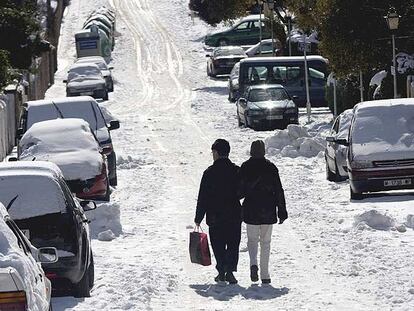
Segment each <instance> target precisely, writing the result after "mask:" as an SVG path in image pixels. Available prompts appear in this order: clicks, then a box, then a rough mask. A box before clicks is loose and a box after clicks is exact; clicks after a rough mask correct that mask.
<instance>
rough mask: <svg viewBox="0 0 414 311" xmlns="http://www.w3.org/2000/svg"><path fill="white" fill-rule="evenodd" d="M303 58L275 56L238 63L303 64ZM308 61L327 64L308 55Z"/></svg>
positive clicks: (316, 57)
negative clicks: (318, 61)
mask: <svg viewBox="0 0 414 311" xmlns="http://www.w3.org/2000/svg"><path fill="white" fill-rule="evenodd" d="M303 59H304V57H303V56H276V57H251V58H244V59H242V60H241V61H240V63H241V64H244V63H271V62H303ZM307 60H308V61H315V60H320V61H323V62H325V63H328V60H327V59H326V58H324V57H322V56H320V55H310V56H307Z"/></svg>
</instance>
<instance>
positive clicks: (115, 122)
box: [108, 120, 120, 131]
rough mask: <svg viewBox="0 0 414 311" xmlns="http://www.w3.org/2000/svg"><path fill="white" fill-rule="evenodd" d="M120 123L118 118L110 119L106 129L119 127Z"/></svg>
mask: <svg viewBox="0 0 414 311" xmlns="http://www.w3.org/2000/svg"><path fill="white" fill-rule="evenodd" d="M119 127H120V124H119V121H118V120H112V121H111V122H109V127H108V130H110V131H112V130H116V129H119Z"/></svg>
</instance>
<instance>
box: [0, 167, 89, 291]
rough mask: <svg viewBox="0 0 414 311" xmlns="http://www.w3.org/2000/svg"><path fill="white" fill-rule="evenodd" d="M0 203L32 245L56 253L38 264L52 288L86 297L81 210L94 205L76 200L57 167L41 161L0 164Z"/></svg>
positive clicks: (85, 224)
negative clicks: (53, 248) (0, 202)
mask: <svg viewBox="0 0 414 311" xmlns="http://www.w3.org/2000/svg"><path fill="white" fill-rule="evenodd" d="M40 194H41V195H40ZM0 201H2V202H5V204H7V206H8V208H9V210H8V212H9V214H10V217H11V218H12V219H13V220H14V221H15V222H16V224H17V226H18V227H19V228H20V229H21V230H22V232H23V233H24V234H25V236H26V237H28V239H29V240H30V242H31V243H32V244H33V245H34V246H35V247H37V248H43V247H55V248H56V249H57V252H58V255H59V259H58V261H57V262H55V263H44V264H43V269H44V271H45V273H46V276H47V277H48V278H49V279H50V280H51V281H52V288H53V289H55V290H56V289H70V290H72V291H73V294H74V295H75V296H76V297H88V296H89V295H90V289H91V288H92V287H93V284H94V263H93V256H92V248H91V243H90V234H89V225H88V222H89V221H88V218H87V217H86V215H85V213H84V212H85V211H88V210H91V209H94V208H96V205H95V203H94V202H89V201H80V202H78V200H76V199H75V198H74V197H73V195H72V193H71V191H70V190H69V187H68V186H67V185H66V182H65V180H64V178H63V175H62V172H61V171H60V170H59V168H58V167H57V166H56V165H55V164H53V163H51V162H42V161H34V162H28V161H22V162H8V163H1V164H0ZM0 286H1V285H0Z"/></svg>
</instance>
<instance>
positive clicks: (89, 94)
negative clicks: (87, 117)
mask: <svg viewBox="0 0 414 311" xmlns="http://www.w3.org/2000/svg"><path fill="white" fill-rule="evenodd" d="M80 94H81V96H91V95H93V92H82V93H80Z"/></svg>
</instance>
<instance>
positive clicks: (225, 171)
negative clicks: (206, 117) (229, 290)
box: [194, 139, 241, 284]
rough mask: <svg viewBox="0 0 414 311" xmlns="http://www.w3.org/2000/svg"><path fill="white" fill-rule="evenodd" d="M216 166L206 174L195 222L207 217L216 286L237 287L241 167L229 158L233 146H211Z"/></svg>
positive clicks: (217, 143)
mask: <svg viewBox="0 0 414 311" xmlns="http://www.w3.org/2000/svg"><path fill="white" fill-rule="evenodd" d="M211 150H212V154H213V160H214V163H213V165H211V166H210V167H209V168H207V169H206V170H205V171H204V174H203V177H202V179H201V183H200V191H199V194H198V201H197V209H196V215H195V219H194V222H195V224H196V226H200V223H201V221H202V220H203V218H204V215H206V223H207V225H208V226H209V234H210V242H211V247H212V249H213V252H214V256H215V258H216V262H217V265H216V269H217V271H218V275H217V276H216V278H215V281H216V282H224V281H227V282H229V283H230V284H236V283H237V279H236V278H235V277H234V274H233V272H235V271H237V263H238V261H239V245H240V237H241V205H240V201H239V196H238V190H239V175H238V174H239V167H238V166H237V165H235V164H234V163H233V162H231V161H230V160H229V158H228V156H229V153H230V144H229V143H228V141H226V140H224V139H217V140H216V141H215V142H214V144H213V145H212V146H211Z"/></svg>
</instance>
